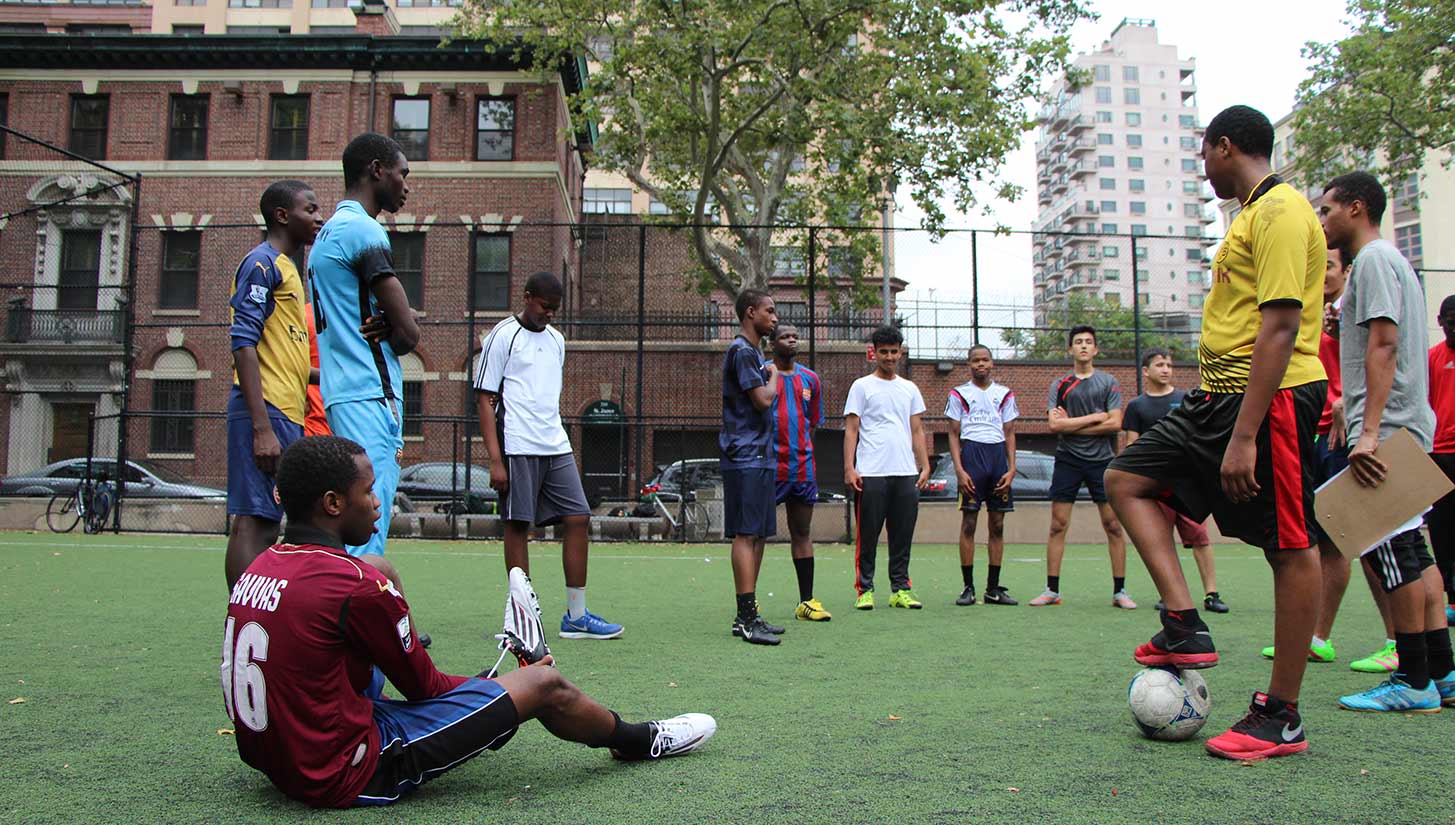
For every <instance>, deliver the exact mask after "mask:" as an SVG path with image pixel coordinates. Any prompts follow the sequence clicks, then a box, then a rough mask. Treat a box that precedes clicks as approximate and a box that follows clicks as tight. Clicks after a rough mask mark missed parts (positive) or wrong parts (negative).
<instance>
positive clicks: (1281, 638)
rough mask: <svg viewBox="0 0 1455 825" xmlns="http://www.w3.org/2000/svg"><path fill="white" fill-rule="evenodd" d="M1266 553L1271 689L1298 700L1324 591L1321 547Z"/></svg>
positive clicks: (1279, 695)
mask: <svg viewBox="0 0 1455 825" xmlns="http://www.w3.org/2000/svg"><path fill="white" fill-rule="evenodd" d="M1264 556H1265V557H1266V558H1267V559H1268V564H1269V565H1270V566H1271V567H1272V568H1273V649H1274V654H1273V678H1272V679H1270V680H1269V682H1268V692H1269V693H1270V694H1272V695H1273V696H1276V697H1278V698H1279V699H1282V700H1283V701H1285V702H1290V703H1292V702H1297V701H1298V693H1299V688H1300V686H1301V685H1302V684H1303V674H1304V670H1305V669H1306V668H1307V667H1308V640H1309V639H1311V638H1313V633H1314V625H1315V624H1317V622H1318V609H1319V600H1320V598H1321V596H1322V594H1323V581H1322V579H1321V577H1320V575H1319V574H1320V569H1319V557H1318V548H1317V547H1306V548H1304V549H1302V550H1278V551H1266V552H1265V553H1264Z"/></svg>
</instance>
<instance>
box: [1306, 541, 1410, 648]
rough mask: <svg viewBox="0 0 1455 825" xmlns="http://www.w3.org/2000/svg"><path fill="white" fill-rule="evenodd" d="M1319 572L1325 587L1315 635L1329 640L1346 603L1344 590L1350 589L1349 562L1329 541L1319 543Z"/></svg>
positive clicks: (1320, 602)
mask: <svg viewBox="0 0 1455 825" xmlns="http://www.w3.org/2000/svg"><path fill="white" fill-rule="evenodd" d="M1319 571H1320V576H1321V577H1322V578H1323V584H1324V587H1323V597H1322V598H1320V600H1319V621H1318V624H1316V625H1315V626H1314V635H1315V636H1317V637H1319V638H1320V639H1324V640H1328V639H1330V638H1332V634H1333V632H1334V618H1335V617H1336V616H1338V615H1339V605H1340V603H1342V602H1343V601H1344V590H1345V589H1347V588H1348V587H1349V560H1348V559H1346V558H1344V554H1343V553H1340V552H1339V548H1337V547H1335V546H1334V543H1333V542H1331V541H1329V540H1327V539H1324V540H1322V541H1320V542H1319ZM1376 589H1379V588H1376ZM1391 638H1393V637H1391Z"/></svg>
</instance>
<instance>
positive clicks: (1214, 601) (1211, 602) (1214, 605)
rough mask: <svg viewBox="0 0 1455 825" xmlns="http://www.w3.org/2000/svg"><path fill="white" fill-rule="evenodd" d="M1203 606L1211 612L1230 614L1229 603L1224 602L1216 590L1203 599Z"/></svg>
mask: <svg viewBox="0 0 1455 825" xmlns="http://www.w3.org/2000/svg"><path fill="white" fill-rule="evenodd" d="M1202 606H1203V608H1204V609H1206V610H1209V611H1211V612H1213V613H1226V612H1228V605H1227V603H1226V602H1224V601H1223V598H1222V596H1219V595H1218V592H1217V591H1216V590H1214V591H1213V592H1211V593H1209V594H1207V596H1205V597H1204V598H1203V600H1202Z"/></svg>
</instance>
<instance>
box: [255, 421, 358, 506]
mask: <svg viewBox="0 0 1455 825" xmlns="http://www.w3.org/2000/svg"><path fill="white" fill-rule="evenodd" d="M360 455H365V452H364V448H363V447H361V446H359V444H358V442H355V441H350V440H349V439H347V438H340V437H338V436H336V435H311V436H308V437H307V438H300V439H298V440H297V441H295V442H293V444H292V446H290V447H289V448H288V449H287V450H285V451H284V452H283V458H282V460H280V461H279V462H278V472H277V474H276V475H275V476H274V477H273V480H274V482H275V483H276V484H277V485H278V498H280V499H282V501H283V512H285V513H287V514H288V520H289V521H294V522H297V521H306V520H307V519H308V518H309V517H310V516H312V515H313V506H314V505H315V504H317V503H318V500H319V499H321V498H323V495H324V493H327V492H328V491H329V490H333V491H334V492H339V493H342V492H343V491H345V490H347V489H348V488H349V487H351V486H353V484H354V482H356V481H358V480H359V468H358V465H357V464H356V463H355V462H354V457H355V456H360Z"/></svg>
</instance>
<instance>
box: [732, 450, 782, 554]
mask: <svg viewBox="0 0 1455 825" xmlns="http://www.w3.org/2000/svg"><path fill="white" fill-rule="evenodd" d="M776 473H777V470H774V469H772V468H769V467H753V468H751V469H741V470H730V469H727V468H723V471H722V515H723V525H722V534H723V535H724V536H726V537H728V538H732V537H734V536H756V537H758V538H762V539H766V538H769V537H771V536H772V535H773V534H774V533H776V532H778V510H777V505H776V504H775V503H774V501H773V494H774V491H775V488H776V486H777V485H775V484H774V482H773V476H774V475H775V474H776Z"/></svg>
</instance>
